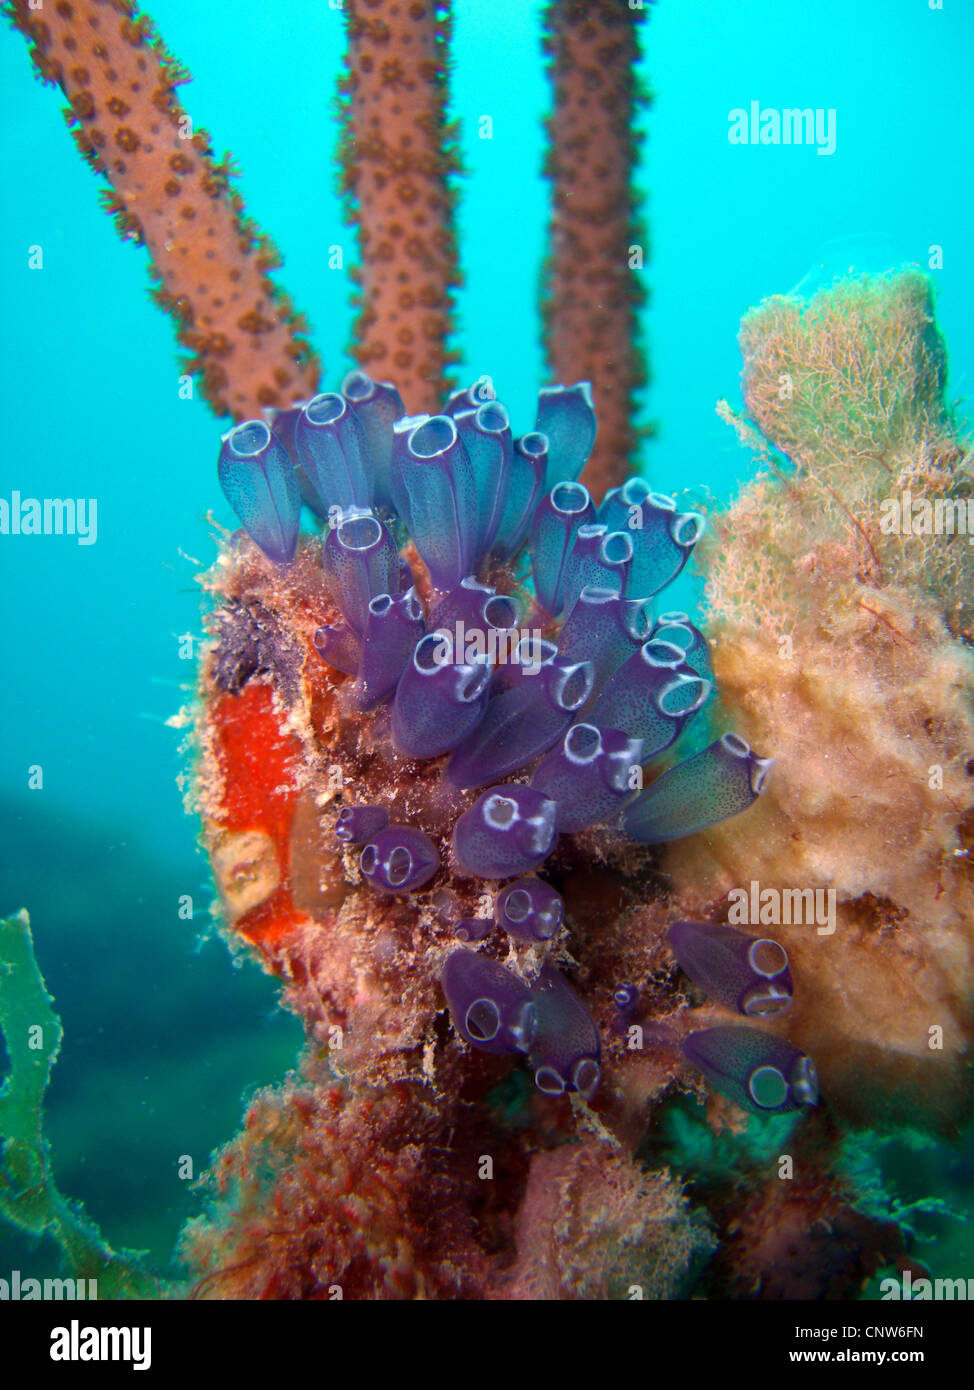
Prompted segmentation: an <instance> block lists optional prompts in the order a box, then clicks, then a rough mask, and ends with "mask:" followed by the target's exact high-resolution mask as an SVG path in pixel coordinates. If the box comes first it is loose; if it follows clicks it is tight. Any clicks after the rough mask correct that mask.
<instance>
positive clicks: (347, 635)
mask: <svg viewBox="0 0 974 1390" xmlns="http://www.w3.org/2000/svg"><path fill="white" fill-rule="evenodd" d="M314 644H315V650H316V651H317V653H318V655H319V656H320V657H321V659H322V661H323V662H324V663H325V665H326V666H333V667H334V668H335V670H336V671H344V673H345V675H346V676H354V675H357V674H358V669H359V666H360V665H361V663H362V643H361V639H360V638H359V635H358V633H356V632H353V631H352V629H351V628H350V627H349V626H348V624H347V623H326V624H325V625H324V627H319V628H318V630H317V632H316V633H315V635H314Z"/></svg>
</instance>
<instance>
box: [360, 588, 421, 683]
mask: <svg viewBox="0 0 974 1390" xmlns="http://www.w3.org/2000/svg"><path fill="white" fill-rule="evenodd" d="M425 631H426V624H425V622H424V620H423V608H422V605H421V603H420V601H419V598H418V597H417V594H416V590H415V589H407V590H406V592H405V593H404V594H396V595H395V597H393V596H392V595H391V594H379V595H378V597H376V598H374V599H373V600H372V602H371V603H370V604H369V617H368V622H367V623H366V625H365V634H364V637H363V641H362V658H361V661H360V663H359V670H358V682H357V687H358V689H357V695H358V700H359V704H360V705H361V707H362V708H363V709H370V708H371V707H372V706H373V705H376V704H378V703H379V701H380V700H384V699H385V698H386V696H387V695H391V694H392V692H393V691H394V690H395V688H396V686H397V684H398V683H399V677H400V676H401V675H402V673H403V670H404V669H405V667H406V664H407V662H408V661H409V658H410V657H411V656H412V654H413V649H414V648H415V646H416V643H417V642H418V641H419V640H420V638H421V637H422V636H423V634H424V633H425Z"/></svg>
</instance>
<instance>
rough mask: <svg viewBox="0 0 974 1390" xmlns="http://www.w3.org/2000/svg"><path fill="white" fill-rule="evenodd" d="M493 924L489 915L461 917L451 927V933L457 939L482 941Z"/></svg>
mask: <svg viewBox="0 0 974 1390" xmlns="http://www.w3.org/2000/svg"><path fill="white" fill-rule="evenodd" d="M493 925H494V924H493V922H492V921H491V920H490V918H489V917H462V918H461V919H460V921H459V922H458V923H457V924H456V926H455V927H454V928H453V935H454V936H455V937H456V939H457V940H458V941H483V939H484V937H486V936H489V935H490V929H491V927H492V926H493Z"/></svg>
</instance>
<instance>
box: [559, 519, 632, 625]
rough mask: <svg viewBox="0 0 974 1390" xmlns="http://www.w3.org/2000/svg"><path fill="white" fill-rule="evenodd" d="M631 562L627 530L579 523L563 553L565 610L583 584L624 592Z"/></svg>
mask: <svg viewBox="0 0 974 1390" xmlns="http://www.w3.org/2000/svg"><path fill="white" fill-rule="evenodd" d="M631 564H632V540H631V539H630V537H629V536H628V535H627V533H626V532H624V531H607V530H606V528H605V527H604V526H601V525H598V524H593V523H591V522H587V523H586V524H585V525H584V526H580V527H579V528H578V530H577V532H576V533H575V540H574V542H573V543H572V548H571V550H570V551H569V552H568V554H567V556H566V557H565V568H564V571H563V574H562V602H563V606H564V608H565V611H566V612H568V613H570V612H571V611H572V609H573V608H574V606H575V604H576V603H577V601H578V596H579V594H580V593H581V592H582V590H583V589H586V588H595V589H612V590H614V591H615V592H616V593H618V594H620V595H625V594H626V593H627V585H628V578H629V566H630V565H631ZM633 597H635V598H639V597H641V595H639V594H635V595H634V596H633Z"/></svg>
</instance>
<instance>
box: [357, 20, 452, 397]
mask: <svg viewBox="0 0 974 1390" xmlns="http://www.w3.org/2000/svg"><path fill="white" fill-rule="evenodd" d="M346 10H347V14H348V37H349V52H348V67H349V74H348V77H347V78H346V79H345V81H344V82H343V84H342V105H343V114H344V121H345V124H344V133H343V137H342V170H343V177H342V189H343V192H344V194H345V196H346V199H347V207H348V218H349V221H350V222H351V223H352V225H354V226H355V227H356V228H357V231H358V235H359V245H360V251H361V269H360V270H357V271H355V272H354V275H355V278H356V279H357V280H358V281H359V285H360V295H359V297H358V301H357V302H358V304H359V306H360V309H361V312H360V313H359V316H358V319H357V322H356V325H355V336H354V342H353V345H352V353H353V356H354V357H355V358H356V360H357V361H358V363H359V364H360V366H362V367H363V368H365V370H367V371H368V372H370V373H371V374H372V375H374V376H379V377H387V378H391V379H392V380H394V381H395V382H396V385H397V386H398V388H399V391H400V393H401V395H402V398H403V400H404V401H405V403H406V408H407V409H408V410H409V411H410V412H411V413H416V412H419V411H431V412H434V413H435V412H436V411H438V410H439V409H440V402H441V401H442V398H443V396H444V395H445V394H446V392H447V390H448V389H449V387H450V385H451V382H450V381H449V380H448V368H449V365H450V363H451V362H452V361H453V360H454V359H455V354H453V353H451V352H450V350H449V347H448V341H449V335H450V330H451V327H452V317H453V310H454V291H455V289H456V286H457V283H458V279H459V273H458V269H457V247H456V236H455V231H454V225H453V209H454V202H455V195H454V190H453V187H452V180H453V178H454V176H455V175H456V173H457V172H458V160H457V155H456V151H455V141H454V133H453V130H452V128H451V127H450V126H449V125H448V123H447V120H446V87H447V71H446V53H447V46H448V43H449V29H450V22H449V18H448V16H446V15H445V13H444V7H442V6H440V7H437V5H436V4H435V3H427V2H426V0H348V3H347V5H346Z"/></svg>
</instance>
